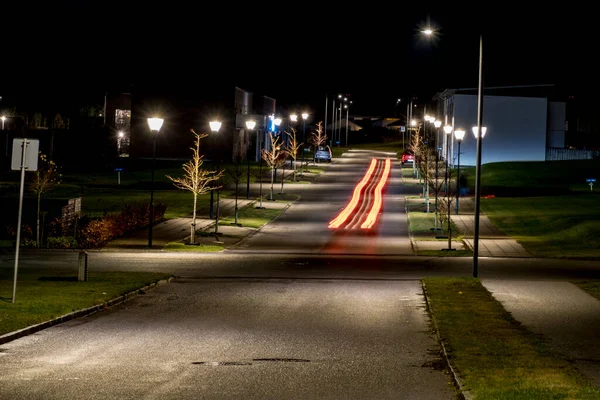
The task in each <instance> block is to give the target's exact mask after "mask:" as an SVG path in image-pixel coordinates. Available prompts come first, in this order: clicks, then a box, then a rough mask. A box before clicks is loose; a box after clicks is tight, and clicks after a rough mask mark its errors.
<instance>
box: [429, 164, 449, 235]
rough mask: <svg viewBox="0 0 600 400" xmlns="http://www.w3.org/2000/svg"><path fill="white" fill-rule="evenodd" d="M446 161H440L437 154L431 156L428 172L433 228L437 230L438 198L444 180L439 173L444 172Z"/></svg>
mask: <svg viewBox="0 0 600 400" xmlns="http://www.w3.org/2000/svg"><path fill="white" fill-rule="evenodd" d="M445 168H446V163H444V162H442V161H441V160H440V159H439V158H438V157H437V154H436V155H434V156H433V166H432V168H431V172H430V175H429V176H430V179H429V187H430V189H431V190H432V191H433V193H434V196H435V205H434V209H435V218H434V229H435V230H436V231H437V230H438V229H439V228H438V214H439V213H438V199H439V198H440V195H441V193H442V191H443V190H444V180H443V179H440V176H441V175H444V174H445V173H446V172H445V171H446V169H445Z"/></svg>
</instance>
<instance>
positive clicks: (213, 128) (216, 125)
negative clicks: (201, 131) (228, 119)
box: [208, 121, 222, 133]
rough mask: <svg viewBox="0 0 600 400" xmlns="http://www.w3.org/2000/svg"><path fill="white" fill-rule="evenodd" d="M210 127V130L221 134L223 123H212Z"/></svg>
mask: <svg viewBox="0 0 600 400" xmlns="http://www.w3.org/2000/svg"><path fill="white" fill-rule="evenodd" d="M208 125H210V130H211V131H213V132H215V133H217V132H219V129H221V125H222V124H221V121H210V122H209V123H208Z"/></svg>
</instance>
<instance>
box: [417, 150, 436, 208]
mask: <svg viewBox="0 0 600 400" xmlns="http://www.w3.org/2000/svg"><path fill="white" fill-rule="evenodd" d="M415 158H416V157H415ZM431 158H432V154H431V149H430V148H429V147H427V146H425V145H421V146H419V173H420V175H421V177H423V197H424V198H425V205H426V210H425V212H430V209H429V186H430V184H431V180H432V179H431V178H432V177H433V175H434V174H435V171H432V168H431V167H432V165H433V164H432V163H431ZM413 163H414V161H413Z"/></svg>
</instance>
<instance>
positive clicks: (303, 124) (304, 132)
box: [300, 112, 308, 176]
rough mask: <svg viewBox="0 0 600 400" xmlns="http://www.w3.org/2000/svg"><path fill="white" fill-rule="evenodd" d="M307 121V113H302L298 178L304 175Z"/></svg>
mask: <svg viewBox="0 0 600 400" xmlns="http://www.w3.org/2000/svg"><path fill="white" fill-rule="evenodd" d="M307 119H308V113H307V112H303V113H302V163H301V164H300V176H303V174H304V170H303V168H304V153H305V151H304V150H305V148H306V120H307Z"/></svg>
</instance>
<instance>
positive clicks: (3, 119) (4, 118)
mask: <svg viewBox="0 0 600 400" xmlns="http://www.w3.org/2000/svg"><path fill="white" fill-rule="evenodd" d="M0 119H1V120H2V132H4V121H5V120H6V116H4V115H3V116H1V117H0ZM6 157H8V132H6Z"/></svg>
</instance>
